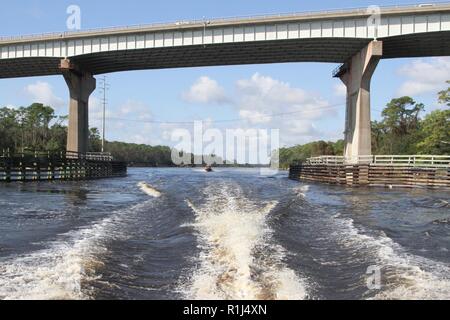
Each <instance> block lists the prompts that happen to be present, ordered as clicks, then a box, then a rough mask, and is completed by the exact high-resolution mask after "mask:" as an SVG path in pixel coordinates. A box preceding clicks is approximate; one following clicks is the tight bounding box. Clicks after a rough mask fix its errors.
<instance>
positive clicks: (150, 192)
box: [138, 182, 161, 198]
mask: <svg viewBox="0 0 450 320" xmlns="http://www.w3.org/2000/svg"><path fill="white" fill-rule="evenodd" d="M138 187H139V188H141V190H142V191H143V192H145V193H146V194H147V195H149V196H150V197H153V198H159V197H161V192H160V191H158V190H156V189H155V188H153V187H152V186H151V185H149V184H148V183H145V182H139V183H138Z"/></svg>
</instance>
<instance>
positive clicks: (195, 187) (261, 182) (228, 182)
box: [0, 169, 450, 299]
mask: <svg viewBox="0 0 450 320" xmlns="http://www.w3.org/2000/svg"><path fill="white" fill-rule="evenodd" d="M449 202H450V194H449V193H448V192H438V191H427V190H385V189H346V188H342V187H336V186H325V185H320V184H311V185H308V184H301V183H298V182H295V181H290V180H288V179H287V174H286V173H280V174H279V175H277V176H275V177H272V178H267V177H262V176H260V175H259V171H258V170H240V169H236V170H231V169H230V170H225V169H219V170H217V171H216V172H214V173H211V174H208V173H205V172H203V171H202V170H198V169H197V170H196V169H131V170H130V172H129V177H127V178H124V179H112V180H100V181H90V182H66V183H36V184H33V183H30V184H8V185H5V184H2V185H0V299H450V253H449V249H450V205H449ZM370 266H378V267H379V268H380V270H381V280H382V281H381V285H382V286H381V289H379V290H378V289H375V290H370V289H369V288H368V287H367V284H366V283H367V278H368V277H369V276H370V275H368V274H366V272H367V270H368V268H369V267H370Z"/></svg>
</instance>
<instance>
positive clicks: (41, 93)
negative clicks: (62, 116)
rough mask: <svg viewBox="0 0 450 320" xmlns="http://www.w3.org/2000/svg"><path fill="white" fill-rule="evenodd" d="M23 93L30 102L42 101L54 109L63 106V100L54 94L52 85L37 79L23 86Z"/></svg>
mask: <svg viewBox="0 0 450 320" xmlns="http://www.w3.org/2000/svg"><path fill="white" fill-rule="evenodd" d="M25 94H26V95H27V96H28V97H29V98H30V99H31V100H32V102H38V103H43V104H45V105H48V106H51V107H52V108H54V109H59V108H61V107H63V106H65V104H66V103H65V101H64V100H63V99H61V98H59V97H57V96H56V95H55V93H54V92H53V87H52V86H51V85H50V84H49V83H47V82H42V81H38V82H36V83H34V84H30V85H28V86H26V87H25Z"/></svg>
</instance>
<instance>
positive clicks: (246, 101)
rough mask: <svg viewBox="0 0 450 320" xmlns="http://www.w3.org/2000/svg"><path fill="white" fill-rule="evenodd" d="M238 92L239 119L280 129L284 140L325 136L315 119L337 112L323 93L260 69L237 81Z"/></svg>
mask: <svg viewBox="0 0 450 320" xmlns="http://www.w3.org/2000/svg"><path fill="white" fill-rule="evenodd" d="M237 93H238V94H237V97H238V100H237V107H238V109H239V115H240V117H241V119H243V120H245V121H246V122H247V125H251V126H252V127H255V126H258V125H259V127H267V128H275V129H276V128H278V129H280V132H281V139H282V143H283V144H296V143H300V142H306V141H311V140H315V139H319V138H321V139H325V138H326V137H325V136H324V134H323V132H321V131H319V130H318V129H317V126H316V124H315V122H316V121H318V120H322V119H324V118H326V117H328V116H334V115H335V114H336V112H335V111H334V110H333V108H331V107H330V104H329V103H328V102H327V101H326V100H325V99H323V98H322V97H320V96H318V95H316V94H313V93H310V92H307V91H305V90H303V89H301V88H295V87H292V86H291V85H290V84H289V83H286V82H282V81H279V80H276V79H273V78H271V77H268V76H263V75H261V74H259V73H256V74H254V75H253V76H252V77H251V78H250V79H243V80H240V81H238V82H237ZM274 114H278V115H280V114H283V115H281V116H276V117H272V115H274Z"/></svg>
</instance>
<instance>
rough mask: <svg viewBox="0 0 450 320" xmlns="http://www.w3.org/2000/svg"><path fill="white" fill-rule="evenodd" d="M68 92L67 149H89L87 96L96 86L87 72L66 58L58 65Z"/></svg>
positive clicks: (83, 150) (76, 150) (80, 151)
mask: <svg viewBox="0 0 450 320" xmlns="http://www.w3.org/2000/svg"><path fill="white" fill-rule="evenodd" d="M60 68H61V71H62V74H63V76H64V79H65V80H66V83H67V86H68V87H69V92H70V105H69V127H68V133H67V151H73V152H78V153H86V152H88V151H89V96H90V95H91V94H92V92H94V90H95V88H96V80H95V78H94V77H93V76H92V74H91V73H89V72H84V71H81V70H80V69H78V68H77V67H76V66H74V65H73V64H72V63H71V62H70V61H69V60H68V59H64V60H62V61H61V65H60Z"/></svg>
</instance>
